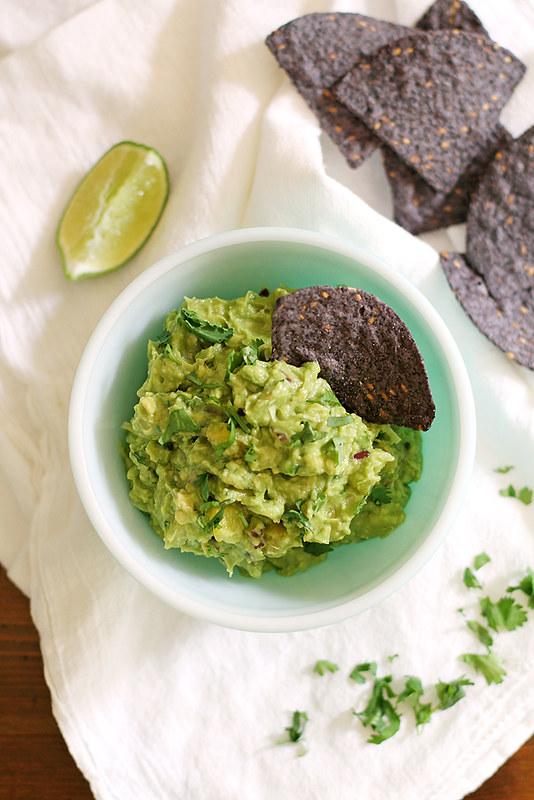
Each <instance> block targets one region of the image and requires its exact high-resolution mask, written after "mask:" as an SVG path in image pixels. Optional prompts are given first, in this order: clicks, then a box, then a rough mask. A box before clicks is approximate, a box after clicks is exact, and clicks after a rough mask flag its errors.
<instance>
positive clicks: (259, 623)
mask: <svg viewBox="0 0 534 800" xmlns="http://www.w3.org/2000/svg"><path fill="white" fill-rule="evenodd" d="M260 242H280V243H290V244H297V245H298V244H302V245H306V246H312V247H317V248H322V249H326V250H329V251H334V252H335V253H337V254H339V255H341V256H344V257H346V258H348V259H350V260H353V261H356V262H361V263H362V264H363V265H365V266H366V267H370V268H371V269H372V270H373V271H374V272H376V273H377V274H378V275H379V276H380V277H381V278H383V279H385V280H386V281H387V282H388V283H389V284H390V285H392V286H393V287H394V288H395V289H397V290H398V291H400V293H401V294H402V295H403V296H404V297H405V298H406V299H407V300H408V302H409V303H410V304H411V305H412V306H413V307H414V309H415V310H416V312H417V313H418V314H419V315H420V316H421V318H422V319H423V320H424V322H425V323H426V324H427V325H428V327H429V328H430V330H431V332H432V334H433V336H434V337H435V339H436V340H437V341H438V343H439V346H440V347H441V349H442V351H443V353H444V355H445V358H446V361H447V364H448V367H449V370H450V377H451V380H452V384H453V386H454V394H455V397H456V400H457V405H458V429H459V436H458V442H459V443H458V453H457V458H456V467H455V472H454V476H453V478H452V480H451V485H450V491H449V494H448V496H447V499H446V501H445V504H444V507H443V509H442V511H441V513H440V516H439V517H438V519H437V520H436V522H435V524H434V525H433V527H432V529H431V531H430V533H429V534H428V535H427V537H426V538H425V540H424V541H423V542H422V543H421V545H420V546H419V547H418V548H417V550H415V552H413V553H412V554H411V555H410V556H409V558H407V560H406V561H405V562H404V563H403V564H402V565H401V566H400V567H399V568H398V569H397V570H395V571H394V573H393V574H391V575H389V576H388V577H387V578H386V579H385V580H384V581H382V582H381V583H380V584H378V585H377V586H375V587H372V588H371V589H369V590H368V591H366V592H364V593H363V594H361V595H359V596H358V597H355V598H352V599H349V600H346V601H341V602H339V603H334V604H332V605H330V604H329V605H327V606H326V607H324V608H321V609H316V610H312V611H310V612H304V613H301V612H299V613H296V614H294V613H289V614H280V615H273V616H261V615H255V614H250V613H246V612H236V611H234V610H229V609H223V608H218V607H215V606H213V605H212V604H208V603H203V602H202V601H201V600H196V599H192V598H190V597H185V596H184V595H183V594H180V592H179V590H176V589H172V588H171V587H169V586H166V585H164V584H163V583H162V582H160V581H159V579H158V578H157V576H155V575H153V574H152V573H151V572H150V571H149V570H147V569H146V567H145V566H144V565H143V564H142V563H141V562H140V561H138V560H137V559H136V558H135V557H134V556H133V554H132V553H131V552H130V551H129V550H128V548H127V547H126V546H125V545H124V544H123V543H121V542H120V541H119V540H118V539H117V538H116V537H115V536H114V534H113V531H112V530H111V528H110V526H109V525H108V524H107V523H106V519H105V516H104V514H103V512H102V510H101V508H100V506H99V502H98V498H97V497H96V495H95V494H94V492H93V489H92V485H91V480H90V475H89V472H88V470H87V467H86V460H85V453H84V446H83V437H82V436H80V435H79V434H78V433H77V431H80V430H81V427H82V426H81V423H82V420H83V416H84V396H85V390H86V386H87V382H88V380H89V378H90V375H91V372H92V368H93V364H94V363H95V359H96V357H97V356H98V354H99V353H100V351H101V349H102V347H103V346H104V343H105V340H106V338H107V336H108V334H109V332H110V331H111V330H112V328H113V327H114V325H115V324H116V322H117V321H118V320H119V318H120V317H121V315H122V313H123V312H124V310H125V309H126V308H127V307H128V306H129V304H130V302H132V301H133V300H134V299H135V298H137V297H138V296H139V295H140V294H142V292H143V291H144V290H145V288H146V287H147V286H149V285H151V284H152V283H154V282H156V281H157V280H158V279H159V278H161V277H162V276H163V275H165V274H166V273H167V272H169V271H171V270H174V269H176V268H177V267H179V266H180V265H181V264H183V263H184V262H187V261H189V260H191V259H193V258H196V257H198V256H202V255H204V254H206V253H208V252H210V251H212V250H218V249H221V248H225V247H229V246H233V245H236V244H245V243H246V244H251V243H252V244H253V243H260ZM475 446H476V412H475V402H474V397H473V391H472V388H471V383H470V380H469V376H468V373H467V369H466V367H465V364H464V361H463V359H462V356H461V353H460V350H459V348H458V346H457V344H456V342H455V340H454V338H453V336H452V333H451V332H450V331H449V329H448V327H447V326H446V325H445V322H444V321H443V320H442V318H441V316H440V315H439V313H438V311H437V310H436V309H435V308H434V306H433V305H432V304H431V303H430V301H429V300H428V299H427V298H426V297H425V296H424V295H423V293H422V292H421V291H420V289H418V288H417V287H416V286H415V285H414V284H413V283H411V281H410V280H409V279H408V278H406V277H405V276H404V275H403V274H402V273H400V272H398V271H397V270H396V269H395V268H394V267H393V266H392V265H390V264H388V263H387V262H385V261H384V260H382V259H381V258H380V257H379V256H376V255H374V254H373V253H370V252H368V251H367V250H365V249H364V248H362V247H360V246H358V245H356V244H353V243H351V242H348V241H347V240H344V239H342V238H338V237H337V236H333V235H331V234H327V233H320V232H318V231H312V230H305V229H300V228H285V227H251V228H239V229H235V230H230V231H225V232H222V233H216V234H212V235H210V236H206V237H204V238H202V239H198V240H196V241H194V242H191V243H190V244H187V245H185V246H183V247H181V248H179V249H178V250H175V251H174V252H171V253H169V254H167V255H165V256H163V257H162V258H160V259H159V260H158V261H156V262H155V263H154V264H153V265H152V266H150V267H148V268H147V269H146V270H144V271H143V272H142V273H141V274H140V275H138V276H137V277H136V278H134V279H133V280H132V281H131V282H130V283H129V284H128V285H127V286H126V287H125V288H124V289H123V290H122V291H121V292H120V293H119V295H118V296H117V297H116V298H115V300H113V302H112V303H111V304H110V306H109V307H108V308H107V310H106V311H105V312H104V314H103V315H102V316H101V318H100V320H99V322H98V323H97V325H96V327H95V328H94V330H93V333H92V334H91V336H90V337H89V340H88V342H87V344H86V347H85V349H84V351H83V354H82V357H81V359H80V361H79V364H78V368H77V370H76V374H75V377H74V381H73V384H72V391H71V397H70V405H69V414H68V449H69V457H70V463H71V470H72V474H73V477H74V482H75V485H76V487H77V490H78V494H79V497H80V499H81V501H82V504H83V506H84V509H85V512H86V514H87V516H88V518H89V521H90V522H91V524H92V525H93V527H94V529H95V531H96V532H97V534H98V535H99V537H100V538H101V540H102V541H103V543H104V544H105V546H106V547H107V549H108V550H109V552H110V553H111V554H112V555H113V556H114V558H115V559H116V560H117V561H118V562H119V564H121V565H122V567H123V568H124V569H126V570H127V572H129V573H130V575H132V576H133V577H134V578H135V579H137V580H138V582H139V583H140V584H142V585H143V586H144V587H145V588H147V589H148V590H149V591H150V592H151V593H152V594H154V595H155V596H157V597H158V598H159V599H161V600H163V601H164V602H165V603H167V604H168V605H170V606H171V607H173V608H175V609H176V610H178V611H181V612H182V613H184V614H187V615H188V616H191V617H194V618H197V619H199V620H203V621H206V622H212V623H215V624H219V625H222V626H224V627H230V628H234V629H240V630H246V631H253V632H290V631H296V630H305V629H310V628H319V627H322V626H325V625H329V624H332V623H336V622H341V621H343V620H345V619H348V618H350V617H353V616H355V615H357V614H359V613H361V612H363V611H365V610H367V609H369V608H371V607H372V606H374V605H376V604H377V603H379V602H381V601H382V600H385V599H386V598H387V597H389V596H390V595H391V594H392V593H393V592H395V591H396V590H397V589H399V588H401V587H402V586H403V585H404V584H405V583H407V582H408V581H409V580H410V578H412V577H413V576H414V575H415V574H416V573H417V572H418V571H419V570H420V569H421V568H422V567H423V566H424V565H425V564H426V563H427V561H428V560H429V559H430V558H431V557H432V556H433V555H434V553H435V552H436V551H437V550H438V548H439V547H440V545H441V543H442V542H443V540H444V539H445V537H446V535H447V533H448V531H449V530H450V528H451V527H452V524H453V523H454V520H455V518H456V516H457V514H458V512H459V510H460V507H461V505H462V502H463V500H464V498H465V495H466V492H467V489H468V485H469V480H470V476H471V473H472V469H473V464H474V457H475Z"/></svg>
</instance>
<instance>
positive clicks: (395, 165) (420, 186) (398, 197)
mask: <svg viewBox="0 0 534 800" xmlns="http://www.w3.org/2000/svg"><path fill="white" fill-rule="evenodd" d="M511 139H512V137H511V135H510V134H509V133H508V131H507V130H506V129H505V128H504V127H503V126H502V125H500V124H498V125H497V127H496V128H495V129H494V130H493V131H491V134H490V137H489V138H488V140H487V142H486V144H485V147H484V149H483V150H481V151H480V152H479V153H478V155H477V156H476V157H475V158H474V159H473V161H472V162H471V163H470V164H469V166H468V167H467V169H466V170H465V172H463V173H462V175H461V176H460V178H459V180H458V182H457V183H456V185H455V186H454V188H453V189H452V190H451V191H450V192H437V191H436V190H435V189H433V188H432V187H431V186H430V185H429V184H428V183H427V182H426V181H425V180H423V178H422V177H421V176H420V175H419V174H418V173H417V172H415V171H414V170H413V169H410V167H408V166H407V165H406V164H405V163H404V161H401V159H400V158H398V157H397V156H396V155H395V153H393V151H392V150H390V149H389V148H388V147H383V148H382V159H383V162H384V168H385V171H386V176H387V179H388V182H389V184H390V187H391V193H392V197H393V218H394V220H395V222H396V223H397V224H398V225H402V227H403V228H405V229H406V230H407V231H409V232H410V233H413V234H420V233H428V232H429V231H434V230H438V229H439V228H447V227H448V226H449V225H459V224H460V223H463V222H465V221H466V219H467V212H468V209H469V203H470V200H471V196H472V194H473V192H474V191H475V189H476V187H477V186H478V184H479V182H480V179H481V177H482V175H483V174H484V170H485V169H486V167H487V165H488V163H489V162H490V161H491V159H492V157H493V155H494V154H495V152H496V151H497V150H498V148H499V147H503V146H505V144H506V143H507V142H508V141H511Z"/></svg>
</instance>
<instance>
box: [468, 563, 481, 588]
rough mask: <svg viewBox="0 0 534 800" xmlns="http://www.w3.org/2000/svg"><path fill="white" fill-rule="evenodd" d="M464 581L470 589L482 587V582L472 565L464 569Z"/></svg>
mask: <svg viewBox="0 0 534 800" xmlns="http://www.w3.org/2000/svg"><path fill="white" fill-rule="evenodd" d="M464 583H465V585H466V586H467V588H468V589H482V584H481V583H480V581H479V580H478V578H477V576H476V575H475V573H474V572H473V570H472V569H471V568H470V567H466V568H465V570H464Z"/></svg>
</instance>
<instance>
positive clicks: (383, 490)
mask: <svg viewBox="0 0 534 800" xmlns="http://www.w3.org/2000/svg"><path fill="white" fill-rule="evenodd" d="M369 498H370V499H371V500H372V502H373V503H374V504H375V506H385V505H387V504H388V503H391V489H388V488H387V487H386V486H375V488H374V489H373V490H372V491H371V493H370V495H369Z"/></svg>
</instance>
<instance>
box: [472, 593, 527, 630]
mask: <svg viewBox="0 0 534 800" xmlns="http://www.w3.org/2000/svg"><path fill="white" fill-rule="evenodd" d="M479 602H480V611H481V613H482V615H483V616H484V617H486V619H487V621H488V625H489V627H490V628H491V629H492V630H494V631H514V630H515V629H516V628H519V627H521V625H523V624H524V623H525V622H526V621H527V612H526V611H525V609H524V608H523V606H521V605H519V603H516V602H515V600H514V599H513V597H508V596H505V597H501V598H500V600H497V602H493V601H492V600H490V598H489V597H481V598H480V600H479Z"/></svg>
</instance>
